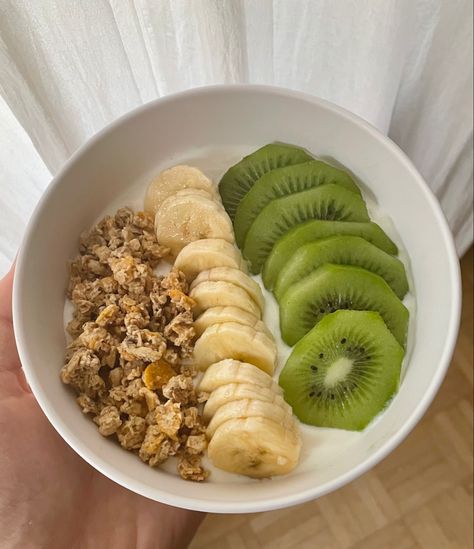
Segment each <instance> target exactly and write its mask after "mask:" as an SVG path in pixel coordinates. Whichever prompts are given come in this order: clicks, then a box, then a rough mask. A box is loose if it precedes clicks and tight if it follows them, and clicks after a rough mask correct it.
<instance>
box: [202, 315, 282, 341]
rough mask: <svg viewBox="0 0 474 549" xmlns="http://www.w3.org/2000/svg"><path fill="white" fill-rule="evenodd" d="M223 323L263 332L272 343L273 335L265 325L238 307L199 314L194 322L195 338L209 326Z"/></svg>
mask: <svg viewBox="0 0 474 549" xmlns="http://www.w3.org/2000/svg"><path fill="white" fill-rule="evenodd" d="M223 322H238V323H239V324H245V326H250V327H251V328H254V329H255V330H257V332H263V333H264V334H265V335H267V336H268V337H269V338H270V339H271V340H272V341H273V334H272V333H271V332H270V330H269V329H268V328H267V326H266V324H265V323H264V322H262V321H261V320H259V319H258V317H257V316H255V315H253V314H252V313H249V312H247V311H244V310H243V309H241V308H240V307H211V308H210V309H207V310H206V311H204V312H203V313H201V314H200V315H199V316H198V317H197V318H196V320H195V321H194V331H195V332H196V337H199V336H200V335H201V334H202V333H203V332H204V330H205V329H206V328H209V326H212V325H213V324H222V323H223Z"/></svg>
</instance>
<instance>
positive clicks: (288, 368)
mask: <svg viewBox="0 0 474 549" xmlns="http://www.w3.org/2000/svg"><path fill="white" fill-rule="evenodd" d="M403 354H404V353H403V349H402V347H401V346H400V345H399V344H398V343H397V341H396V340H395V338H394V337H393V335H392V334H391V333H390V331H389V330H388V329H387V327H386V325H385V323H384V321H383V319H382V317H381V316H380V315H379V314H378V313H376V312H372V311H348V310H345V311H336V312H334V313H331V314H329V315H327V316H326V317H325V318H323V320H321V322H319V323H318V324H316V326H315V327H314V328H313V329H312V330H311V331H310V332H309V333H308V334H307V335H306V336H305V337H304V338H303V339H301V340H300V341H299V342H298V343H297V344H296V345H295V347H294V349H293V351H292V353H291V355H290V357H289V358H288V360H287V362H286V364H285V367H284V368H283V370H282V372H281V374H280V379H279V383H280V386H281V387H282V388H283V391H284V396H285V400H286V401H287V402H288V403H289V404H290V405H291V406H292V408H293V412H294V413H295V414H296V416H297V417H298V418H299V419H300V420H301V421H302V422H303V423H308V424H310V425H316V426H319V427H333V428H338V429H347V430H353V431H360V430H362V429H364V428H365V427H366V426H367V425H368V424H369V423H370V422H371V421H372V419H373V418H374V417H375V416H377V414H379V413H380V412H381V411H382V410H383V409H384V408H385V407H386V406H387V404H388V402H389V400H390V399H391V398H392V396H393V395H394V394H395V392H396V391H397V389H398V386H399V380H400V370H401V364H402V360H403Z"/></svg>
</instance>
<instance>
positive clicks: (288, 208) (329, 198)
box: [242, 183, 369, 274]
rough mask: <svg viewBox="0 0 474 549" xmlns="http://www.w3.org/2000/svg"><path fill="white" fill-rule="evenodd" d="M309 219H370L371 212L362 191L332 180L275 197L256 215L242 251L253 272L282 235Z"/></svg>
mask: <svg viewBox="0 0 474 549" xmlns="http://www.w3.org/2000/svg"><path fill="white" fill-rule="evenodd" d="M309 219H326V220H332V221H369V215H368V213H367V207H366V205H365V202H364V200H363V199H362V198H361V197H360V196H359V195H357V194H356V193H354V192H352V191H348V190H347V189H344V188H343V187H341V186H340V185H334V184H333V183H329V184H327V185H322V186H321V187H315V188H314V189H309V190H308V191H303V192H300V193H295V194H290V195H288V196H284V197H282V198H276V199H274V200H272V201H271V202H269V203H268V204H267V205H266V206H265V207H264V208H263V210H262V211H261V212H260V213H259V214H258V215H257V217H256V218H255V220H254V222H253V223H252V225H251V226H250V229H249V230H248V233H247V236H246V238H245V242H244V246H243V250H242V252H243V255H244V256H245V258H246V259H248V260H249V262H250V270H251V272H252V273H254V274H256V273H259V272H260V271H261V270H262V266H263V264H264V263H265V260H266V258H267V256H268V254H269V253H270V252H271V251H272V248H273V245H274V244H275V242H276V241H277V240H278V239H279V238H281V237H282V236H283V235H284V234H285V233H287V232H288V231H289V230H290V229H291V228H292V227H294V226H295V225H298V224H299V223H304V222H305V221H308V220H309Z"/></svg>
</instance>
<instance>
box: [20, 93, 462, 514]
mask: <svg viewBox="0 0 474 549" xmlns="http://www.w3.org/2000/svg"><path fill="white" fill-rule="evenodd" d="M275 140H276V141H283V142H287V143H292V144H296V145H301V146H303V147H305V148H307V149H308V150H309V151H311V152H312V153H314V154H316V155H318V156H325V157H333V158H335V159H337V160H338V161H339V162H340V163H341V164H343V165H345V166H346V167H348V168H349V169H350V170H352V172H353V173H355V174H356V176H357V177H358V178H360V180H362V181H363V182H364V183H365V184H366V185H367V186H368V187H369V188H370V189H371V190H372V191H373V193H374V194H375V196H376V198H377V201H378V202H379V204H380V207H381V208H382V210H384V211H385V212H386V213H387V214H388V215H389V216H390V217H391V218H392V220H393V222H394V224H395V226H396V228H397V230H398V233H399V235H400V236H401V239H402V241H403V244H404V246H405V248H406V250H407V251H408V254H409V257H410V260H411V269H412V274H413V280H414V286H415V292H416V301H417V314H416V318H415V324H416V325H415V327H414V330H415V332H414V333H415V342H416V343H415V346H414V349H413V352H412V355H411V359H410V361H409V364H408V369H407V371H406V375H405V377H404V379H403V381H402V384H401V387H400V391H399V393H398V394H397V395H396V397H395V399H394V401H393V402H392V404H391V405H390V407H389V408H388V410H387V411H386V412H385V413H384V414H383V415H382V417H381V418H380V419H379V420H378V421H377V422H375V423H374V425H372V426H370V427H369V428H368V429H366V431H365V432H364V433H363V435H362V436H360V437H358V438H357V441H356V442H355V443H354V444H352V445H351V447H350V451H346V452H343V453H342V454H341V455H340V456H339V457H338V458H337V459H334V460H332V462H331V463H326V464H325V465H324V466H320V467H318V466H317V465H316V466H315V467H314V468H309V469H308V468H302V469H300V470H298V469H297V470H295V471H294V473H292V474H291V475H289V476H286V477H282V478H274V479H273V480H271V481H260V482H258V481H248V482H238V483H236V482H229V481H227V480H226V481H223V482H218V481H217V482H207V483H204V484H197V483H192V482H186V481H184V480H181V479H180V478H178V477H177V476H175V475H173V474H170V473H167V472H165V471H162V470H160V469H157V470H156V469H151V468H149V467H146V466H144V464H143V463H142V462H141V461H140V460H139V459H137V458H136V456H134V455H133V454H131V453H129V452H125V451H123V450H122V449H121V448H120V447H119V446H118V445H117V444H114V443H112V442H111V441H109V440H107V439H104V438H102V437H101V436H99V435H98V433H97V430H96V427H95V425H94V424H93V423H92V422H91V421H90V420H88V419H87V418H85V417H83V415H82V414H81V413H80V411H79V409H78V407H77V405H76V403H75V401H74V398H72V395H71V393H70V391H69V390H68V389H67V388H66V387H64V386H63V385H62V384H61V382H60V380H59V370H60V368H61V366H62V364H63V357H64V345H65V335H64V329H63V308H64V301H65V289H66V284H67V278H68V276H67V270H66V263H67V261H68V259H70V258H72V257H73V256H74V255H75V253H76V250H77V239H78V235H79V233H80V232H81V231H82V230H84V229H85V228H88V227H90V226H91V225H92V224H93V223H94V222H95V221H96V220H97V218H98V217H99V216H100V215H101V214H102V213H103V212H104V210H106V209H108V208H109V206H110V204H111V203H112V202H114V204H115V203H116V200H117V197H122V196H125V195H127V192H128V189H129V188H130V186H131V185H132V184H134V183H137V182H143V181H144V179H146V176H147V174H150V173H152V172H153V171H156V169H157V168H163V167H166V166H169V165H173V164H174V163H176V162H177V161H180V160H182V159H183V158H189V157H192V156H193V155H194V154H196V155H197V156H199V154H200V152H202V151H207V153H206V154H208V155H210V156H212V154H213V152H212V151H213V149H215V151H220V152H216V154H219V155H220V158H221V160H222V159H223V158H224V157H223V154H225V151H231V150H237V149H239V150H243V149H245V150H248V151H251V150H252V149H255V148H257V147H259V146H261V145H263V144H266V143H268V142H272V141H275ZM234 157H235V155H234ZM13 305H14V307H13V309H14V310H13V312H14V325H15V333H16V341H17V345H18V351H19V353H20V357H21V361H22V364H23V367H24V370H25V373H26V376H27V379H28V382H29V384H30V386H31V388H32V390H33V392H34V394H35V396H36V398H37V400H38V402H39V404H40V406H41V408H42V409H43V411H44V413H45V414H46V415H47V417H48V418H49V420H50V421H51V423H52V424H53V426H54V427H55V428H56V430H57V431H58V432H59V433H60V435H61V436H62V437H63V438H64V439H65V440H66V442H67V443H68V444H69V445H70V446H71V447H72V448H74V450H75V451H76V452H77V453H78V454H79V455H81V456H82V457H83V458H84V459H85V460H86V461H88V462H89V463H90V464H91V465H93V466H94V467H95V468H96V469H98V470H99V471H101V472H102V473H103V474H104V475H106V476H108V477H109V478H111V479H112V480H114V481H116V482H118V483H119V484H121V485H123V486H125V487H127V488H129V489H130V490H133V491H135V492H137V493H139V494H142V495H144V496H146V497H149V498H151V499H154V500H158V501H161V502H164V503H168V504H170V505H175V506H178V507H185V508H189V509H197V510H200V511H210V512H216V513H240V512H246V513H247V512H254V511H264V510H269V509H275V508H279V507H285V506H290V505H294V504H297V503H301V502H304V501H306V500H310V499H312V498H316V497H318V496H321V495H322V494H325V493H327V492H330V491H332V490H335V489H336V488H338V487H340V486H342V485H344V484H346V483H347V482H349V481H351V480H353V479H354V478H356V477H357V476H359V475H361V474H362V473H364V472H365V471H367V470H368V469H370V468H371V467H373V466H374V465H375V464H376V463H377V462H379V461H380V460H381V459H382V458H384V457H385V456H386V455H387V454H388V453H389V452H391V451H392V450H393V449H394V448H395V447H396V446H397V445H398V444H399V443H400V442H401V441H402V440H403V439H404V438H405V437H406V435H407V434H408V433H409V432H410V431H411V429H413V427H414V426H415V425H416V423H417V422H418V421H419V419H420V417H421V416H422V415H423V413H424V412H425V410H426V409H427V407H428V405H429V404H430V402H431V400H432V399H433V397H434V395H435V394H436V391H437V390H438V387H439V385H440V383H441V381H442V379H443V377H444V374H445V372H446V369H447V367H448V365H449V362H450V359H451V355H452V351H453V347H454V344H455V341H456V335H457V330H458V322H459V311H460V284H459V267H458V260H457V256H456V253H455V249H454V246H453V241H452V238H451V234H450V232H449V229H448V227H447V225H446V221H445V219H444V217H443V215H442V213H441V210H440V208H439V205H438V202H437V201H436V199H435V198H434V197H433V195H432V193H431V192H430V191H429V189H428V187H427V185H426V184H425V183H424V181H423V180H422V178H421V177H420V175H419V174H418V172H417V171H416V169H415V168H414V167H413V165H412V164H411V162H410V161H409V160H408V158H407V157H406V156H405V155H404V154H403V152H402V151H401V150H400V149H399V148H398V147H397V146H396V145H394V144H393V143H392V142H391V141H390V140H389V139H387V138H386V137H384V136H383V135H381V134H380V133H379V132H378V131H377V130H376V129H374V128H373V127H372V126H370V125H369V124H367V123H366V122H364V121H363V120H361V119H360V118H358V117H357V116H354V115H353V114H350V113H349V112H347V111H345V110H343V109H341V108H338V107H336V106H334V105H332V104H330V103H327V102H325V101H321V100H319V99H316V98H314V97H310V96H308V95H304V94H301V93H295V92H292V91H287V90H283V89H277V88H270V87H260V86H217V87H209V88H198V89H195V90H191V91H187V92H184V93H180V94H177V95H173V96H168V97H165V98H163V99H159V100H157V101H154V102H152V103H149V104H147V105H144V106H143V107H141V108H139V109H136V110H135V111H133V112H131V113H130V114H128V115H126V116H124V117H122V118H120V119H119V120H117V121H116V122H114V123H113V124H111V125H110V126H108V127H107V128H105V129H104V130H103V131H101V132H100V133H99V134H97V135H96V136H95V137H94V138H93V139H91V140H90V141H89V142H88V143H87V144H86V145H85V146H84V147H82V148H81V149H80V150H79V151H78V152H77V153H76V154H74V155H73V157H72V158H71V159H70V160H69V162H68V163H67V164H66V165H65V166H64V168H63V169H62V170H61V172H60V173H59V174H58V175H57V176H56V177H55V178H54V180H53V181H52V182H51V184H50V185H49V187H48V189H47V191H46V192H45V194H44V196H43V198H42V200H41V202H40V204H39V206H38V207H37V209H36V211H35V213H34V215H33V217H32V219H31V221H30V224H29V226H28V230H27V232H26V236H25V239H24V241H23V245H22V248H21V251H20V254H19V257H18V262H17V271H16V277H15V285H14V304H13Z"/></svg>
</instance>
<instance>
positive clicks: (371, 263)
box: [274, 236, 408, 300]
mask: <svg viewBox="0 0 474 549" xmlns="http://www.w3.org/2000/svg"><path fill="white" fill-rule="evenodd" d="M325 263H332V264H336V265H354V266H356V267H362V268H363V269H367V270H368V271H371V272H373V273H375V274H378V275H379V276H381V277H382V278H383V279H384V280H385V282H386V283H387V284H388V285H389V286H390V287H391V288H392V290H393V291H394V292H395V293H396V295H397V296H398V297H399V298H400V299H403V297H404V296H405V294H406V293H407V291H408V281H407V277H406V273H405V267H404V266H403V263H402V262H401V261H400V260H399V259H397V258H396V257H393V256H392V255H389V254H387V253H385V252H383V251H382V250H379V248H377V247H376V246H374V245H373V244H370V242H367V240H364V239H363V238H361V237H360V236H330V237H329V238H323V239H321V240H316V241H315V242H311V243H309V244H304V245H303V246H301V247H300V248H298V250H297V251H296V252H295V253H294V254H293V255H292V256H291V260H290V261H288V262H287V263H285V265H284V266H283V268H282V269H281V271H280V273H279V274H278V277H277V280H276V282H275V288H274V294H275V296H276V298H277V299H278V300H279V299H280V298H281V297H282V296H283V295H284V293H285V292H286V290H287V289H288V288H289V287H290V286H292V285H293V284H294V283H296V282H298V281H299V280H301V279H303V278H305V277H306V276H308V275H309V274H310V273H312V272H313V271H315V270H316V269H318V268H319V267H321V266H322V265H324V264H325Z"/></svg>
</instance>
